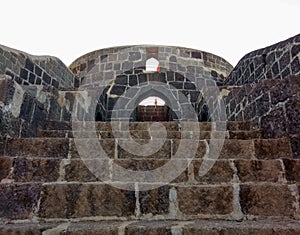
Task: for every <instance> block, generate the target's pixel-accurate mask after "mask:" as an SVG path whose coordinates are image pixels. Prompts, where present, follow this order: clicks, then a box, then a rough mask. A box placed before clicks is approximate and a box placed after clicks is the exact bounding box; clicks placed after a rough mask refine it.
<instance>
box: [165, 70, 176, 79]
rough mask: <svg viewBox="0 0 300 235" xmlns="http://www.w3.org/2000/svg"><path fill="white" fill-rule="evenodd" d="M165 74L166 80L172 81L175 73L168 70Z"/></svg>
mask: <svg viewBox="0 0 300 235" xmlns="http://www.w3.org/2000/svg"><path fill="white" fill-rule="evenodd" d="M166 76H167V81H174V78H175V73H174V72H173V71H168V72H167V74H166Z"/></svg>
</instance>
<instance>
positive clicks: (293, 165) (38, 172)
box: [0, 156, 300, 185]
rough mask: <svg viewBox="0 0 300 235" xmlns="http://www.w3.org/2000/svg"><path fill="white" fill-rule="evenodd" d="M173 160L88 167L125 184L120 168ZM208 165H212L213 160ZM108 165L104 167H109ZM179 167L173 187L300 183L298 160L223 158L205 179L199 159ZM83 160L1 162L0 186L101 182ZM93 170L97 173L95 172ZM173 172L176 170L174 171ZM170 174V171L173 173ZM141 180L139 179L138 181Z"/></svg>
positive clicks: (142, 168) (124, 161)
mask: <svg viewBox="0 0 300 235" xmlns="http://www.w3.org/2000/svg"><path fill="white" fill-rule="evenodd" d="M168 161H169V159H154V158H139V159H112V160H110V161H109V162H108V161H100V160H99V161H97V160H90V161H87V163H88V164H93V165H92V166H93V167H94V168H95V167H97V169H98V171H97V173H101V175H102V176H103V177H104V176H105V177H107V178H109V179H113V180H114V181H116V180H119V179H121V180H124V178H125V177H126V175H124V174H119V172H118V171H117V170H116V166H121V167H123V168H124V169H127V170H128V172H127V174H130V171H137V170H139V171H152V170H155V169H157V168H159V167H161V166H163V165H165V164H167V163H168ZM208 162H212V161H211V160H210V161H208ZM106 163H107V165H103V164H106ZM178 163H179V164H181V163H186V169H185V170H184V171H183V172H182V173H181V174H180V175H179V176H178V177H175V179H171V180H170V182H172V183H178V184H182V183H185V184H186V183H187V184H189V185H198V184H211V185H214V184H222V183H230V182H234V181H236V179H237V178H238V179H239V180H238V181H236V182H240V183H251V182H252V183H259V182H261V183H263V182H270V183H287V184H293V183H300V160H299V159H297V160H295V159H287V158H286V159H276V160H273V159H270V160H258V159H234V160H233V159H224V158H222V156H220V158H219V159H218V160H216V162H215V163H213V166H212V168H211V169H210V170H209V171H208V172H207V173H206V174H205V175H204V176H200V175H199V170H200V167H201V166H202V165H203V164H204V160H203V159H199V158H195V159H194V160H192V161H191V163H190V164H189V165H188V163H187V162H186V161H185V160H178ZM89 166H91V165H86V164H85V162H84V161H82V160H81V159H57V158H24V157H18V158H13V159H12V158H10V157H2V158H1V159H0V170H1V171H0V182H1V181H2V182H24V183H25V182H37V183H38V182H65V181H67V182H82V183H84V182H100V181H101V180H102V179H98V178H97V175H95V174H93V173H92V172H91V171H90V170H89V169H88V167H89ZM94 168H93V169H94ZM171 170H172V169H171ZM171 170H170V171H171ZM137 180H138V179H137Z"/></svg>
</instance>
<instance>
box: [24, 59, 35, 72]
mask: <svg viewBox="0 0 300 235" xmlns="http://www.w3.org/2000/svg"><path fill="white" fill-rule="evenodd" d="M25 68H26V69H28V70H29V71H30V72H32V73H33V72H34V63H33V62H32V61H31V60H30V59H26V62H25Z"/></svg>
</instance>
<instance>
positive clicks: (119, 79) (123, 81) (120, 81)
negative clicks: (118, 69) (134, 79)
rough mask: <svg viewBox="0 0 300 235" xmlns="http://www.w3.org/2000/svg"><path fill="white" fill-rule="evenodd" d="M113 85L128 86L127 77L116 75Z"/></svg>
mask: <svg viewBox="0 0 300 235" xmlns="http://www.w3.org/2000/svg"><path fill="white" fill-rule="evenodd" d="M115 83H116V84H119V85H127V84H128V77H127V75H118V76H117V77H116V80H115Z"/></svg>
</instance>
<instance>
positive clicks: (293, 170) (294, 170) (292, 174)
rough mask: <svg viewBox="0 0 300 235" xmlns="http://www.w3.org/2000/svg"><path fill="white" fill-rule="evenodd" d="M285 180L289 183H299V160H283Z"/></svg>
mask: <svg viewBox="0 0 300 235" xmlns="http://www.w3.org/2000/svg"><path fill="white" fill-rule="evenodd" d="M283 163H284V168H285V174H286V179H287V180H288V181H289V182H290V183H298V182H300V162H299V160H298V159H297V160H293V159H283Z"/></svg>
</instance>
